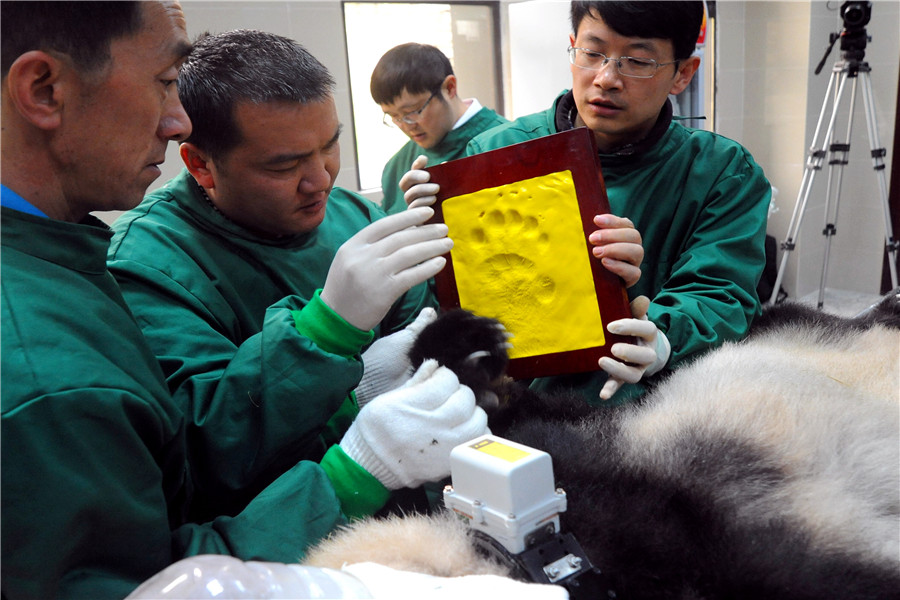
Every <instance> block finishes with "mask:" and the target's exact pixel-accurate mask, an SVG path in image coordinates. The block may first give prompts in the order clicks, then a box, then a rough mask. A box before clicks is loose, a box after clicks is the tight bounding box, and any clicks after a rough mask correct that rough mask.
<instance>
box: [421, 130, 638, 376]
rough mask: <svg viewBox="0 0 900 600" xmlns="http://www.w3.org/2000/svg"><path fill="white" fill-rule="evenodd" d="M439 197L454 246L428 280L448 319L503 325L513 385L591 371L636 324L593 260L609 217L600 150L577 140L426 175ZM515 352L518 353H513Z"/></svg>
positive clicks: (544, 142)
mask: <svg viewBox="0 0 900 600" xmlns="http://www.w3.org/2000/svg"><path fill="white" fill-rule="evenodd" d="M427 170H428V171H429V172H430V173H431V181H432V182H434V183H438V184H439V185H440V193H439V194H438V196H437V202H436V203H435V205H434V208H435V215H434V217H433V218H432V221H433V222H444V223H446V224H447V226H448V227H449V228H450V237H451V238H453V240H454V242H455V246H454V249H453V250H451V252H450V255H449V257H448V263H447V266H446V267H445V268H444V270H443V271H441V273H439V274H438V275H437V277H435V285H436V289H437V296H438V301H439V302H440V304H441V307H442V308H444V309H451V308H456V307H462V308H464V309H467V310H470V311H472V312H474V313H476V314H480V315H483V316H489V317H493V318H496V319H498V320H499V321H500V322H502V323H504V325H505V326H506V327H507V329H508V330H509V331H510V333H512V334H513V338H512V339H511V340H510V341H511V343H512V344H513V348H512V349H511V350H510V364H509V368H508V369H507V371H508V373H509V375H510V376H512V377H515V378H517V379H522V378H529V377H542V376H548V375H560V374H567V373H579V372H587V371H594V370H598V369H599V366H598V365H597V360H598V359H599V358H600V357H601V356H605V355H610V352H609V348H610V347H611V346H612V344H613V343H615V342H618V341H627V342H630V343H634V341H633V338H630V337H623V336H618V335H615V334H611V333H610V332H609V331H608V330H607V329H606V323H609V322H611V321H614V320H616V319H621V318H627V317H631V310H630V308H629V303H628V296H627V294H626V292H625V287H624V284H623V282H622V280H621V279H620V278H619V277H618V276H616V275H614V274H613V273H610V272H609V271H607V270H606V269H605V268H604V267H603V266H602V265H601V263H600V261H599V260H597V259H596V258H594V257H593V255H592V254H591V244H590V242H588V239H587V238H588V236H589V235H590V233H591V232H593V231H595V230H596V229H597V227H596V225H594V224H593V218H594V216H595V215H598V214H603V213H608V212H609V211H610V209H609V203H608V200H607V197H606V187H605V185H604V183H603V176H602V174H601V172H600V165H599V159H598V157H597V149H596V143H595V142H594V137H593V135H592V134H591V133H590V131H589V130H588V129H586V128H583V127H582V128H578V129H574V130H570V131H566V132H563V133H558V134H553V135H549V136H545V137H541V138H537V139H534V140H529V141H527V142H523V143H520V144H515V145H512V146H507V147H505V148H500V149H497V150H491V151H489V152H484V153H482V154H477V155H475V156H469V157H466V158H461V159H458V160H454V161H450V162H446V163H443V164H440V165H436V166H433V167H429V168H428V169H427ZM517 342H519V343H518V344H517Z"/></svg>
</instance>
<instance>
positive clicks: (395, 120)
mask: <svg viewBox="0 0 900 600" xmlns="http://www.w3.org/2000/svg"><path fill="white" fill-rule="evenodd" d="M440 93H441V90H437V91H436V92H433V93H432V94H431V95H430V96H428V100H426V101H425V104H423V105H422V108H420V109H419V110H414V111H411V112H408V113H406V114H405V115H403V116H402V117H392V116H391V115H389V114H387V113H385V114H384V117H382V119H381V122H382V123H384V124H385V125H387V126H388V127H396V126H397V125H399V124H400V123H406V124H407V125H415V124H416V123H418V122H419V119H421V118H422V113H423V112H424V111H425V109H426V108H428V104H429V103H430V102H431V99H432V98H434V97H435V96H437V95H438V94H440Z"/></svg>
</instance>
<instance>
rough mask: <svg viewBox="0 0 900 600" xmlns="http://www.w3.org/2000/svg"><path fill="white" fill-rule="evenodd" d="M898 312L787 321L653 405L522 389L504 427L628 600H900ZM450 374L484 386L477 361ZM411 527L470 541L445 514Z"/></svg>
mask: <svg viewBox="0 0 900 600" xmlns="http://www.w3.org/2000/svg"><path fill="white" fill-rule="evenodd" d="M898 306H900V303H898V300H897V299H896V298H889V299H888V300H886V301H885V303H883V305H882V306H881V307H879V309H878V310H877V311H875V313H873V314H871V315H868V316H866V317H865V318H863V319H841V318H837V317H832V316H823V315H821V313H817V312H816V311H809V310H804V309H801V308H798V307H794V306H791V307H787V308H786V309H785V310H784V311H782V313H783V314H782V315H781V316H779V314H778V312H777V311H773V312H770V313H769V314H766V315H765V316H764V317H763V318H762V319H760V322H759V324H758V326H757V327H756V328H755V330H754V332H753V333H752V334H751V335H750V337H749V338H748V339H746V340H744V341H742V342H740V343H729V344H726V345H724V346H722V347H721V348H719V349H717V350H715V351H713V352H710V353H708V354H706V355H705V356H703V357H701V358H699V359H698V360H696V361H694V362H693V363H692V364H690V365H686V366H684V367H682V368H680V369H678V370H677V371H675V372H674V373H673V374H672V375H671V376H669V377H667V378H666V379H664V380H662V381H661V382H660V383H659V384H658V385H656V386H655V387H654V389H653V390H652V391H651V392H650V393H649V394H648V395H647V396H646V397H645V398H644V399H643V400H642V401H641V402H640V403H639V404H633V405H627V406H624V407H618V408H610V409H595V408H591V407H589V406H587V405H586V404H585V403H584V402H583V401H581V400H580V399H577V398H576V397H575V396H571V397H570V396H567V395H565V394H555V395H538V394H535V393H532V392H530V391H529V390H527V389H525V388H522V387H519V386H517V385H513V386H511V387H508V388H507V389H505V390H504V391H503V392H502V393H501V397H506V398H507V399H508V401H507V402H506V403H504V404H503V406H501V407H500V408H499V409H496V410H495V411H494V412H493V414H491V415H490V416H491V419H492V420H491V422H490V424H491V428H492V431H493V432H494V433H495V434H496V435H499V436H501V437H505V438H508V439H511V440H514V441H517V442H520V443H523V444H526V445H528V446H532V447H535V448H539V449H541V450H544V451H546V452H548V453H549V454H550V455H551V457H552V458H553V464H554V474H555V477H556V480H557V484H558V485H559V486H560V487H562V488H564V489H565V490H566V492H567V498H568V509H567V511H566V512H565V513H563V515H562V518H563V528H564V530H568V531H571V532H572V533H574V534H575V535H576V537H577V539H578V541H579V542H580V543H581V545H582V546H583V547H584V549H585V551H586V553H587V555H588V557H589V558H590V559H591V561H592V562H593V564H594V565H595V566H597V567H598V568H600V569H601V570H602V571H603V572H604V573H605V574H606V575H607V576H608V577H610V578H611V580H612V581H614V582H615V589H616V592H617V594H618V597H620V598H640V599H654V598H681V599H685V600H686V599H707V598H708V599H743V598H747V599H751V598H753V599H758V598H766V599H780V598H784V599H795V600H796V599H805V598H809V599H813V598H815V599H823V598H872V599H876V598H877V599H886V598H900V308H898ZM448 317H449V315H448ZM457 318H460V319H463V320H465V319H466V317H465V316H464V315H463V316H461V317H460V316H458V317H457ZM469 318H470V320H471V323H469V325H471V326H472V327H473V328H474V327H476V325H478V326H481V325H483V323H480V322H478V321H477V319H479V318H477V317H471V316H470V317H469ZM465 328H466V325H464V324H463V325H461V324H460V323H456V324H455V325H454V327H453V329H454V330H463V329H465ZM442 335H443V334H442ZM485 335H488V334H487V333H486V334H485ZM422 336H423V338H425V340H423V343H426V342H427V338H428V329H426V330H425V331H424V332H423V334H422ZM443 341H444V343H445V344H446V342H447V340H446V339H444V340H443ZM433 342H434V340H431V344H432V345H433V346H434V347H439V346H440V344H434V343H433ZM467 344H471V335H469V336H468V341H467ZM482 344H483V345H484V346H485V348H487V349H489V350H490V351H491V352H495V351H496V348H495V347H496V346H497V344H498V341H497V340H487V341H484V340H483V341H482ZM482 349H483V348H482ZM457 350H458V349H457ZM413 354H415V352H414V353H413ZM425 354H426V355H427V356H431V355H433V354H434V353H433V352H426V353H425ZM457 355H459V352H457ZM434 357H435V358H438V359H439V360H440V357H439V356H434ZM448 366H451V368H453V369H454V370H455V371H456V372H457V373H459V374H460V378H461V380H463V381H464V382H465V381H467V379H466V377H467V376H466V372H467V369H470V368H471V365H468V364H460V363H458V362H457V363H454V362H453V361H452V360H448ZM494 375H495V374H491V375H490V377H485V376H484V374H483V373H482V374H480V375H478V377H477V378H475V381H477V382H484V381H486V380H487V379H493V378H494ZM473 385H481V383H473ZM407 519H411V520H415V521H416V523H417V526H423V527H425V528H429V527H434V528H435V529H436V530H440V531H442V532H443V533H441V534H440V535H442V536H444V538H443V539H448V538H449V537H453V538H454V540H456V541H461V543H462V544H463V547H466V545H468V546H469V547H471V543H469V540H468V536H469V535H470V533H469V532H468V531H466V530H465V528H459V527H456V528H451V529H449V530H448V529H447V528H446V523H447V521H448V517H447V516H446V515H444V514H437V515H430V516H414V517H413V516H410V517H407ZM449 520H451V521H452V519H449ZM375 524H376V523H375V522H373V521H365V522H362V523H358V524H356V525H354V526H353V527H352V528H351V529H348V530H346V531H344V532H342V533H341V534H339V535H337V536H335V538H334V539H333V540H331V541H328V542H325V543H324V544H323V545H322V546H321V547H320V548H319V549H317V550H316V551H314V552H313V553H312V554H311V555H310V558H309V560H314V561H315V560H317V559H316V556H317V555H318V554H319V553H320V552H321V551H322V550H323V549H327V548H328V546H329V545H330V544H334V543H336V540H343V542H342V543H350V545H352V546H354V547H359V548H363V547H365V546H366V541H365V540H366V538H367V535H368V534H367V533H366V529H367V528H368V527H373V526H375ZM395 525H397V523H395ZM418 535H419V534H416V535H413V536H407V537H403V536H401V535H399V534H398V536H397V540H398V541H397V545H398V547H399V548H401V551H409V552H410V553H414V554H417V555H420V556H421V555H423V552H422V551H421V550H418V549H417V548H419V547H420V546H419V540H421V539H424V536H423V537H421V538H420V537H418ZM413 538H416V539H413ZM427 543H428V542H426V544H427ZM431 543H433V542H431ZM445 547H447V548H449V547H450V546H449V544H445ZM404 548H405V549H406V550H403V549H404ZM370 550H371V554H370V555H369V559H371V560H376V561H378V560H379V558H378V557H379V554H381V555H382V556H383V555H384V552H383V549H378V548H371V549H370ZM358 558H359V557H358V556H357V557H356V559H357V560H358ZM437 561H438V562H443V563H445V564H447V563H448V562H449V558H448V557H447V556H446V555H445V556H443V557H441V556H440V555H439V556H438V558H437ZM313 564H318V565H319V566H333V565H329V564H322V563H313ZM392 566H393V565H392ZM404 568H405V567H404ZM444 573H445V574H446V572H444ZM454 574H465V573H464V572H459V573H454Z"/></svg>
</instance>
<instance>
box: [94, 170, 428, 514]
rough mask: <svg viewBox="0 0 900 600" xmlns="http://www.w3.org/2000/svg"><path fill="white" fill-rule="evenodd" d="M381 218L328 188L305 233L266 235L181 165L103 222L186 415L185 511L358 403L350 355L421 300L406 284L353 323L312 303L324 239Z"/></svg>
mask: <svg viewBox="0 0 900 600" xmlns="http://www.w3.org/2000/svg"><path fill="white" fill-rule="evenodd" d="M382 216H383V213H382V212H381V211H380V210H379V209H378V208H377V207H376V206H375V205H374V204H372V203H371V202H369V201H367V200H365V199H363V198H362V197H360V196H357V195H356V194H352V193H350V192H348V191H346V190H343V189H340V188H335V189H334V190H333V191H332V193H331V195H330V197H329V200H328V208H327V211H326V216H325V220H324V221H323V223H322V224H321V225H320V226H319V227H318V228H317V229H316V230H315V231H313V232H311V233H309V234H304V235H299V236H294V237H292V238H290V239H284V240H277V241H273V240H270V239H266V238H261V237H259V236H257V235H255V234H253V233H250V232H248V231H247V230H246V229H244V228H243V227H241V226H239V225H237V224H235V223H233V222H231V221H229V220H228V219H227V218H226V217H224V216H223V215H221V214H220V213H218V212H217V211H216V210H215V209H214V208H213V207H212V206H211V205H210V204H209V203H208V202H207V201H206V200H205V198H204V196H203V195H202V194H201V192H200V188H199V187H198V186H197V185H196V183H195V182H194V179H193V177H191V175H190V174H189V173H188V172H187V171H186V170H185V171H183V172H182V173H181V174H180V175H178V176H177V177H175V178H174V179H172V180H171V181H170V182H168V184H167V185H166V186H164V187H163V188H161V189H159V190H156V191H154V192H153V193H151V194H149V195H148V196H147V198H145V200H144V202H142V203H141V204H140V206H138V207H137V208H135V209H134V210H132V211H129V212H127V213H126V214H124V215H123V216H122V217H120V218H119V219H118V220H117V221H116V223H115V224H114V225H113V230H114V231H115V235H114V237H113V240H112V244H111V246H110V251H109V259H108V262H109V268H110V271H111V272H112V273H113V275H114V276H115V277H116V279H117V280H118V282H119V285H120V286H121V288H122V293H123V295H124V297H125V300H126V301H127V302H128V305H129V307H130V308H131V310H132V312H133V313H134V315H135V317H136V318H137V321H138V323H139V324H140V326H141V329H142V330H143V332H144V335H145V337H146V338H147V340H148V342H149V344H150V347H151V349H152V350H153V352H154V353H155V355H156V357H157V358H158V359H159V361H160V364H161V365H162V369H163V372H164V374H165V377H166V380H167V382H168V384H169V390H170V391H171V393H172V396H173V398H174V399H175V401H176V403H177V405H178V406H179V407H180V408H181V410H182V411H183V412H184V413H185V415H186V417H187V435H188V442H189V451H190V456H189V459H190V461H191V466H192V469H193V471H194V477H195V479H196V484H197V487H198V492H197V493H198V500H197V502H196V503H195V508H196V510H197V511H198V512H197V513H195V516H196V517H198V518H200V517H208V516H210V515H215V514H222V513H225V514H232V513H234V512H236V511H238V510H240V509H241V508H242V507H243V505H244V504H245V503H246V502H247V501H248V500H249V499H250V498H253V497H254V496H255V495H256V494H257V493H259V491H260V490H261V489H262V488H264V487H265V486H266V485H268V484H269V483H270V482H271V481H272V480H273V479H275V477H277V476H278V475H279V474H280V473H282V472H283V471H285V470H286V469H288V468H289V467H290V466H291V465H293V464H294V463H296V462H297V461H300V460H314V461H316V460H319V459H321V458H322V456H323V453H324V452H325V450H326V448H328V447H329V445H331V444H334V443H337V442H339V441H340V436H341V435H342V433H343V431H344V430H345V429H346V427H347V426H348V425H349V422H350V420H352V418H353V417H354V416H355V415H356V413H357V412H358V409H357V408H356V406H355V402H353V401H352V397H351V396H350V393H351V391H352V390H353V389H354V388H355V387H356V385H357V384H358V383H359V380H360V377H361V375H362V370H363V367H362V362H361V360H360V352H361V351H362V350H363V348H364V347H365V346H366V345H367V344H368V343H369V342H371V341H372V339H373V337H380V336H382V335H386V334H389V333H392V332H394V331H398V330H400V329H402V328H403V327H405V326H406V325H407V324H408V323H411V322H412V321H413V320H414V319H415V317H416V316H417V315H418V313H419V311H420V310H421V309H422V308H423V307H425V306H433V305H435V304H434V300H433V296H432V294H431V292H430V291H429V290H428V289H427V286H425V285H420V286H417V287H416V288H413V289H412V290H411V291H410V292H408V293H407V294H406V295H405V296H404V297H402V298H401V299H400V300H399V301H398V302H397V303H396V304H395V305H394V307H393V308H392V309H391V311H390V312H389V313H388V315H387V316H386V318H385V319H384V320H383V321H382V323H381V324H380V325H379V326H377V327H376V328H375V330H374V331H373V332H364V331H360V330H358V329H356V328H355V327H353V326H351V325H349V324H348V323H347V322H346V321H344V320H343V319H342V318H340V317H339V316H337V315H336V314H334V313H333V312H331V310H330V309H329V308H328V307H327V306H326V305H325V304H324V303H323V302H321V300H319V298H318V294H317V293H316V291H317V290H318V289H320V288H321V287H322V285H323V284H324V283H325V278H326V275H327V273H328V268H329V266H330V265H331V262H332V259H333V258H334V255H335V253H336V252H337V250H338V248H339V247H340V246H341V244H343V243H344V242H345V241H346V240H347V239H349V238H350V237H351V236H352V235H354V234H355V233H356V232H357V231H359V230H360V229H362V228H363V227H365V226H366V225H368V224H369V223H371V222H372V221H375V220H376V219H378V218H380V217H382ZM360 301H361V302H364V301H365V299H364V298H360ZM336 413H338V414H337V417H336V418H335V419H332V417H333V416H335V414H336ZM329 420H331V422H330V423H329Z"/></svg>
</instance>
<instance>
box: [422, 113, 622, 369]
mask: <svg viewBox="0 0 900 600" xmlns="http://www.w3.org/2000/svg"><path fill="white" fill-rule="evenodd" d="M426 170H427V171H429V172H430V173H431V181H432V182H434V183H438V184H440V187H441V189H440V192H439V193H438V195H437V202H436V203H435V205H434V209H435V214H434V217H432V219H431V222H440V223H442V222H444V215H443V210H442V203H443V201H444V200H445V199H448V198H455V197H457V196H461V195H464V194H470V193H473V192H477V191H479V190H483V189H486V188H491V187H498V186H502V185H507V184H511V183H515V182H517V181H523V180H526V179H531V178H534V177H540V176H542V175H547V174H550V173H556V172H559V171H565V170H569V171H571V172H572V179H573V183H574V186H575V194H576V196H577V199H578V206H579V212H580V217H581V224H582V228H583V230H584V234H585V240H587V236H589V235H590V234H591V232H593V231H595V230H596V225H594V222H593V220H594V216H595V215H598V214H603V213H608V212H610V209H609V201H608V199H607V196H606V186H605V184H604V182H603V174H602V173H601V171H600V163H599V158H598V156H597V147H596V143H595V141H594V136H593V135H592V134H591V133H590V131H589V130H588V129H587V128H585V127H580V128H578V129H573V130H569V131H565V132H562V133H557V134H553V135H548V136H545V137H541V138H537V139H534V140H529V141H527V142H522V143H520V144H514V145H512V146H507V147H505V148H499V149H497V150H491V151H488V152H484V153H481V154H477V155H474V156H468V157H466V158H460V159H458V160H453V161H449V162H445V163H442V164H439V165H435V166H433V167H429V168H428V169H426ZM450 237H451V238H452V237H453V231H450ZM591 247H592V246H591V244H590V242H588V243H587V256H586V257H585V260H588V261H589V264H590V268H591V273H592V275H593V279H594V290H595V292H596V296H597V306H598V308H599V310H600V318H601V320H602V322H603V324H604V332H603V333H604V339H605V341H606V343H605V344H604V345H603V346H596V347H591V348H584V349H580V350H570V351H565V352H549V353H547V354H541V355H536V356H528V357H520V358H514V359H511V360H510V364H509V367H508V369H507V372H508V374H509V375H510V376H511V377H514V378H516V379H522V378H530V377H543V376H548V375H562V374H567V373H580V372H587V371H595V370H598V369H599V367H598V365H597V360H598V359H599V358H600V357H601V356H609V355H610V351H609V349H610V347H611V346H612V345H613V344H614V343H616V342H620V341H624V342H629V343H634V339H633V338H631V337H623V336H620V335H615V334H612V333H610V332H609V331H608V330H607V329H606V325H607V324H608V323H610V322H612V321H615V320H616V319H621V318H628V317H631V309H630V308H629V304H628V295H627V294H626V292H625V286H624V283H623V282H622V280H621V278H619V277H618V276H617V275H614V274H613V273H611V272H609V271H607V270H606V268H605V267H603V265H602V264H601V263H600V261H599V260H597V259H596V258H594V257H593V255H592V254H591V251H590V249H591ZM435 285H436V289H437V296H438V301H439V302H440V305H441V307H442V308H443V309H451V308H459V307H460V300H459V291H458V289H457V283H456V273H455V271H454V269H453V259H452V256H451V255H449V254H448V255H447V266H446V267H445V268H444V270H443V271H441V272H440V273H439V274H438V275H437V276H436V277H435ZM462 308H467V307H462ZM547 326H548V327H552V326H553V324H552V323H548V324H547Z"/></svg>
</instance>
